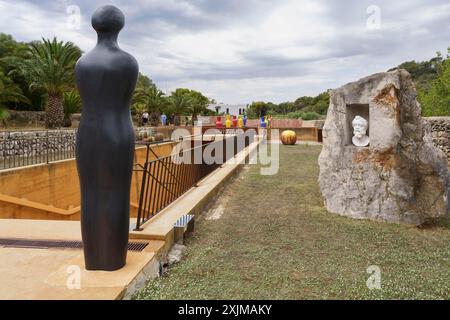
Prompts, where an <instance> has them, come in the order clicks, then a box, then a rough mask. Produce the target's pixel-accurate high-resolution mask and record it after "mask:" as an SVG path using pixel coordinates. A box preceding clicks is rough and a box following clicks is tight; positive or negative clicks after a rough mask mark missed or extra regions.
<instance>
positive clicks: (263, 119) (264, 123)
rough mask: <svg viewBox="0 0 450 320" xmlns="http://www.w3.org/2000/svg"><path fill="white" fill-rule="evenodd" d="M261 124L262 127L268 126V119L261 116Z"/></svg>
mask: <svg viewBox="0 0 450 320" xmlns="http://www.w3.org/2000/svg"><path fill="white" fill-rule="evenodd" d="M259 126H260V127H261V128H266V127H267V123H266V120H265V117H264V116H262V117H261V122H260V123H259Z"/></svg>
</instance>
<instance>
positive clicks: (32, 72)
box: [10, 38, 81, 128]
mask: <svg viewBox="0 0 450 320" xmlns="http://www.w3.org/2000/svg"><path fill="white" fill-rule="evenodd" d="M28 50H29V56H30V57H29V58H28V59H17V58H16V59H13V60H10V61H12V62H14V64H15V71H16V72H18V73H21V74H23V76H24V77H25V79H27V82H28V84H29V87H30V89H37V88H41V89H44V90H45V92H46V94H47V102H46V107H45V111H46V126H47V127H48V128H55V127H60V126H61V125H62V122H63V118H64V109H63V93H64V92H65V91H66V90H68V89H71V88H73V87H74V67H75V63H76V61H77V60H78V59H79V58H80V56H81V50H80V49H79V48H78V47H77V46H76V45H74V44H73V43H72V42H63V41H57V40H56V38H53V40H48V39H42V42H34V43H32V44H30V46H29V49H28Z"/></svg>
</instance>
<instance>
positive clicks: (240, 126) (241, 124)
mask: <svg viewBox="0 0 450 320" xmlns="http://www.w3.org/2000/svg"><path fill="white" fill-rule="evenodd" d="M243 126H244V120H243V119H242V114H240V115H239V119H238V127H239V128H242V127H243Z"/></svg>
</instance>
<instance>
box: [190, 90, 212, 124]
mask: <svg viewBox="0 0 450 320" xmlns="http://www.w3.org/2000/svg"><path fill="white" fill-rule="evenodd" d="M188 95H189V97H190V100H191V103H190V104H189V106H188V110H187V111H188V112H189V114H190V115H191V116H192V118H191V121H192V124H194V121H196V120H197V116H198V115H201V114H206V113H208V104H209V103H210V100H209V99H208V98H207V97H205V96H204V95H203V94H202V93H201V92H198V91H195V90H190V91H189V92H188Z"/></svg>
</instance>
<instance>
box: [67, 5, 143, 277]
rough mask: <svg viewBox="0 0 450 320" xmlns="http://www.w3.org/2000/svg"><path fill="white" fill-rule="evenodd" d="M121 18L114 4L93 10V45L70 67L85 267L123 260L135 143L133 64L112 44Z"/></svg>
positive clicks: (118, 263) (107, 267)
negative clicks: (77, 106) (78, 103)
mask: <svg viewBox="0 0 450 320" xmlns="http://www.w3.org/2000/svg"><path fill="white" fill-rule="evenodd" d="M124 23H125V18H124V15H123V13H122V11H120V10H119V9H118V8H116V7H114V6H104V7H101V8H99V9H97V11H95V13H94V14H93V16H92V27H93V28H94V29H95V30H96V31H97V35H98V41H97V45H96V47H95V48H94V49H93V50H92V51H90V52H89V53H87V54H86V55H84V56H83V57H82V58H81V59H80V60H79V61H78V62H77V65H76V68H75V73H76V81H77V86H78V90H79V92H80V95H81V99H82V103H83V114H82V116H81V121H80V126H79V129H78V133H77V143H76V158H77V167H78V175H79V178H80V189H81V233H82V238H83V248H84V258H85V263H86V269H88V270H108V271H112V270H117V269H120V268H122V267H123V266H124V265H125V262H126V255H127V244H128V232H129V224H130V222H129V221H130V220H129V214H130V185H131V174H132V166H133V157H134V142H135V137H134V129H133V124H132V121H131V113H130V103H131V97H132V94H133V91H134V88H135V86H136V81H137V75H138V64H137V62H136V60H135V59H134V58H133V57H132V56H131V55H129V54H128V53H126V52H124V51H122V50H121V49H120V48H119V46H118V44H117V36H118V34H119V32H120V30H121V29H122V28H123V26H124Z"/></svg>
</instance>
